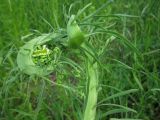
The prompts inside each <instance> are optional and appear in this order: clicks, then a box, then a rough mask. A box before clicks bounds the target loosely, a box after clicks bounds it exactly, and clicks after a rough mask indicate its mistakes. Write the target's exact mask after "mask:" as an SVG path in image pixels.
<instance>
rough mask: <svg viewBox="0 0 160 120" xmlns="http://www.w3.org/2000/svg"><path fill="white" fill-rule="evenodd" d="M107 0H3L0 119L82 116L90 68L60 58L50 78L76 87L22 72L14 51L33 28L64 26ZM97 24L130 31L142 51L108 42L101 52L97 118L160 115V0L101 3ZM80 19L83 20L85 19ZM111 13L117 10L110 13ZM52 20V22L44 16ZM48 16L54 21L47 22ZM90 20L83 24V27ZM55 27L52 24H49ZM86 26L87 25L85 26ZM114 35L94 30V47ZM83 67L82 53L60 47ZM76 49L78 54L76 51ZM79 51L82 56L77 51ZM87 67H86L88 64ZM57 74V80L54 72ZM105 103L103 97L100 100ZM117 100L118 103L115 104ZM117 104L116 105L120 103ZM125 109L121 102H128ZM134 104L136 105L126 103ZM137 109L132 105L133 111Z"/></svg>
mask: <svg viewBox="0 0 160 120" xmlns="http://www.w3.org/2000/svg"><path fill="white" fill-rule="evenodd" d="M105 1H106V0H77V1H75V0H0V48H1V49H0V119H1V120H22V119H23V120H30V119H38V120H81V119H82V118H83V112H84V108H85V95H86V84H87V82H86V80H85V78H84V75H85V73H79V71H78V70H71V72H68V68H67V67H65V65H61V66H59V67H58V69H57V70H56V71H55V72H54V74H53V75H52V76H48V78H49V79H51V80H53V81H56V82H57V83H59V84H61V85H66V86H70V87H71V88H73V89H76V90H78V91H79V92H77V91H76V92H75V91H74V92H73V91H72V90H70V89H66V88H64V87H58V86H56V85H53V84H51V83H50V82H46V81H44V80H43V79H42V78H38V77H32V76H27V75H25V74H23V73H21V72H20V71H19V70H18V68H17V64H16V56H17V52H18V50H19V48H20V46H22V45H23V44H24V43H25V42H26V41H24V40H22V39H21V38H22V37H23V36H25V35H28V34H30V33H34V32H37V31H39V32H41V33H49V32H51V31H54V30H57V29H59V28H66V23H67V21H68V19H67V16H68V11H69V8H70V6H73V7H72V9H71V12H70V13H71V14H76V13H77V11H78V10H79V9H81V8H83V7H84V6H85V5H87V4H88V3H92V6H91V7H89V8H88V9H87V10H86V11H85V13H84V14H83V16H87V15H89V14H91V13H92V12H93V11H95V10H97V9H98V8H99V7H100V6H101V5H103V4H104V2H105ZM98 15H100V16H101V17H95V18H94V19H93V21H92V22H90V21H88V22H87V24H89V23H90V24H91V25H89V26H87V29H89V30H92V29H93V30H96V28H94V25H93V24H98V22H102V23H101V26H103V27H104V28H107V27H108V29H109V30H111V31H116V32H117V33H118V34H121V35H123V36H125V37H126V38H127V39H128V40H130V42H132V43H133V44H134V46H136V48H137V49H138V50H139V53H140V55H137V54H136V53H135V52H134V51H131V50H130V49H129V48H127V47H124V46H123V45H122V44H120V43H119V42H118V39H117V40H114V41H111V42H110V43H109V44H108V46H107V48H105V49H106V50H105V52H104V54H103V56H102V57H101V58H100V59H101V63H102V64H103V66H104V67H105V70H104V71H103V73H101V76H100V86H99V97H98V106H97V119H99V120H107V119H109V118H134V119H138V118H139V119H143V120H159V119H160V103H159V101H160V2H159V1H158V0H130V1H129V0H119V1H118V0H115V1H114V2H113V3H112V4H110V5H109V6H107V7H106V8H105V9H103V10H102V11H101V12H100V13H99V14H98ZM83 16H82V18H80V20H79V23H81V19H83ZM107 16H112V17H107ZM46 21H47V22H46ZM48 23H49V24H48ZM83 24H85V22H83V23H82V27H83V29H85V27H86V26H85V25H83ZM51 26H52V27H53V28H52V27H51ZM86 31H87V30H86ZM111 36H112V35H108V34H98V35H96V36H94V37H92V42H93V45H94V46H95V50H96V51H98V50H99V49H102V48H104V46H103V45H104V44H105V43H106V40H109V38H110V37H111ZM62 51H63V54H62V56H65V57H70V58H71V59H72V58H73V60H74V61H77V62H78V63H80V65H81V67H82V68H84V67H85V66H84V64H83V62H82V61H83V58H81V55H80V52H79V51H76V52H75V53H72V52H67V51H66V50H62ZM77 54H78V55H77ZM75 56H77V57H75ZM84 69H85V68H84ZM79 75H80V76H79ZM55 77H56V80H55V79H54V78H55ZM102 103H103V104H102ZM115 104H116V105H115ZM117 105H118V106H117ZM124 106H125V107H127V108H125V109H124V108H123V107H124ZM128 107H129V108H132V109H131V110H130V109H129V108H128ZM133 109H134V110H135V111H133Z"/></svg>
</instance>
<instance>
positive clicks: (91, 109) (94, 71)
mask: <svg viewBox="0 0 160 120" xmlns="http://www.w3.org/2000/svg"><path fill="white" fill-rule="evenodd" d="M89 50H90V49H89ZM91 52H92V51H91ZM86 55H87V62H88V65H87V72H88V78H89V89H88V99H87V105H86V109H85V113H84V120H95V116H96V104H97V96H98V92H97V86H98V65H97V62H95V63H94V64H93V61H94V59H93V57H92V56H91V55H89V54H88V53H86Z"/></svg>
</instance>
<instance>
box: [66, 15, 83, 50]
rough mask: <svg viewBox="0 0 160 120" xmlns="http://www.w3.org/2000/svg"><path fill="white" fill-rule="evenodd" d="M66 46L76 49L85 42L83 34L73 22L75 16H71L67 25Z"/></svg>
mask: <svg viewBox="0 0 160 120" xmlns="http://www.w3.org/2000/svg"><path fill="white" fill-rule="evenodd" d="M67 34H68V38H69V40H68V44H69V46H70V47H72V48H78V47H79V46H80V45H81V44H82V43H83V42H84V40H85V36H84V33H83V32H82V31H81V29H80V28H79V26H78V25H77V23H76V21H75V15H72V16H71V18H70V20H69V21H68V24H67Z"/></svg>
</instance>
